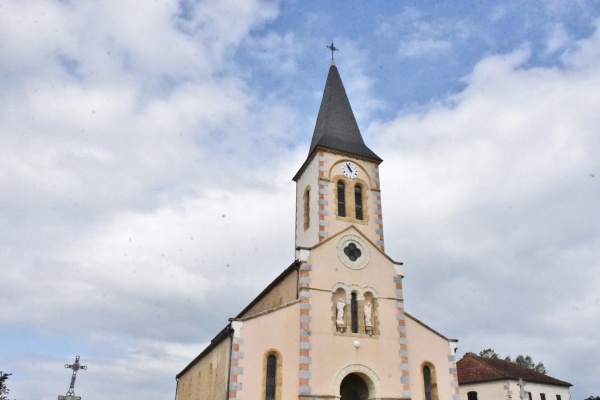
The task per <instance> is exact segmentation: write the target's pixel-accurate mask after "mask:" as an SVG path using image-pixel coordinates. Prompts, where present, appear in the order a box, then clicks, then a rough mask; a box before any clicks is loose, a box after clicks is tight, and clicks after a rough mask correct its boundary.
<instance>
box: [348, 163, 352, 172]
mask: <svg viewBox="0 0 600 400" xmlns="http://www.w3.org/2000/svg"><path fill="white" fill-rule="evenodd" d="M346 166H347V167H348V169H349V170H350V173H352V172H353V171H352V167H351V166H350V163H346Z"/></svg>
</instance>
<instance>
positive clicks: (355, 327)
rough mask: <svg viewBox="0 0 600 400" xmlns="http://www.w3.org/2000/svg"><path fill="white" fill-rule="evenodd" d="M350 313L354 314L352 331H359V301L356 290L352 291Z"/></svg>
mask: <svg viewBox="0 0 600 400" xmlns="http://www.w3.org/2000/svg"><path fill="white" fill-rule="evenodd" d="M350 315H351V316H352V326H351V329H352V333H358V302H357V301H356V292H352V297H351V299H350Z"/></svg>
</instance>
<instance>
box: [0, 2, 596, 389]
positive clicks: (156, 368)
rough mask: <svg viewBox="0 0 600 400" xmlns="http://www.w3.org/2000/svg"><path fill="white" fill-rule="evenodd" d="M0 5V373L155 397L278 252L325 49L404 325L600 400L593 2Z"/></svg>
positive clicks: (267, 276)
mask: <svg viewBox="0 0 600 400" xmlns="http://www.w3.org/2000/svg"><path fill="white" fill-rule="evenodd" d="M496 3H497V2H481V1H477V2H476V1H461V2H455V1H446V2H444V1H441V2H440V1H402V0H398V1H388V0H385V1H383V0H378V1H368V2H367V1H333V0H332V1H327V2H325V1H317V0H302V1H300V0H281V1H260V0H245V1H238V0H207V1H195V0H181V1H167V0H164V1H162V0H157V1H122V0H120V1H114V0H113V1H111V0H105V1H101V2H100V1H85V0H84V1H69V0H62V1H55V0H43V1H34V0H14V1H11V0H0V188H1V193H2V195H1V196H0V267H1V271H2V272H1V275H0V300H1V301H2V311H1V312H0V370H2V371H5V372H11V373H12V374H13V375H12V376H11V378H10V379H9V381H8V383H9V388H10V389H11V396H12V397H15V398H17V399H18V400H33V399H36V400H42V399H43V400H46V399H48V400H49V399H55V398H56V396H57V395H59V394H64V393H65V392H66V391H67V389H68V386H69V379H70V370H65V369H64V367H63V366H64V364H66V363H72V362H73V361H74V357H75V355H80V356H81V360H82V363H83V364H85V365H88V370H87V371H82V372H80V373H79V375H78V381H77V386H76V393H77V394H78V395H81V396H83V397H84V398H93V399H97V400H104V399H112V398H114V394H115V393H118V394H119V396H120V397H124V398H140V399H141V398H143V399H149V400H155V399H156V400H158V399H169V398H173V396H174V394H175V375H176V373H178V372H179V371H181V369H183V367H185V365H187V363H188V362H190V361H191V360H192V359H193V358H194V357H195V356H196V355H197V354H198V353H199V352H200V351H201V350H202V349H203V348H204V347H205V346H206V345H207V343H208V342H209V341H210V339H211V338H212V337H213V336H214V335H215V334H216V333H217V332H218V331H219V330H220V329H221V328H223V327H224V326H225V324H226V323H227V318H228V317H230V316H233V315H235V314H236V313H237V312H238V311H240V310H241V309H242V308H243V306H244V305H245V304H247V303H248V302H249V301H250V300H251V299H252V298H254V296H255V295H256V294H257V293H258V292H259V291H260V290H261V289H262V288H263V287H264V286H265V285H266V284H267V283H268V282H270V281H271V280H272V279H273V278H274V277H275V276H277V275H278V274H279V272H281V271H282V270H283V269H284V268H285V267H287V266H288V265H289V264H290V263H291V262H292V261H293V258H294V215H293V213H294V207H295V205H294V193H295V188H294V184H293V182H292V181H291V178H292V177H293V175H294V174H295V172H296V171H297V169H298V168H299V166H300V165H301V163H302V162H303V161H304V159H305V158H306V155H307V152H308V146H309V143H310V138H311V135H312V130H313V128H314V123H315V119H316V115H317V111H318V107H319V103H320V99H321V94H322V90H323V87H324V84H325V78H326V76H327V71H328V68H329V62H330V61H329V60H330V58H331V54H330V53H329V51H328V50H327V48H326V45H328V44H329V43H331V41H332V40H334V41H335V45H336V46H337V47H338V48H339V49H340V51H339V52H337V53H336V63H337V65H338V68H339V71H340V74H341V76H342V80H343V81H344V84H345V86H346V90H347V92H348V95H349V97H350V101H351V103H352V106H353V109H354V111H355V114H356V117H357V120H358V122H359V126H360V127H361V130H362V132H363V136H364V137H365V140H366V142H367V143H368V145H369V146H370V147H371V148H372V149H373V150H374V151H375V152H376V153H377V154H378V155H379V156H381V157H382V158H383V159H384V160H385V161H384V163H383V164H382V166H381V180H382V196H383V216H384V226H385V233H386V250H387V251H388V253H389V254H390V256H391V257H392V258H394V259H396V260H399V261H403V262H404V263H405V266H406V268H405V273H406V278H405V280H404V285H405V298H406V302H405V304H406V307H407V311H408V312H410V313H411V314H412V315H414V316H416V317H417V318H419V319H421V320H422V321H424V322H425V323H427V324H429V325H431V326H432V327H433V328H435V329H436V330H438V331H440V332H442V333H443V334H445V335H446V336H448V337H453V338H457V339H459V350H458V355H459V357H460V356H461V355H462V354H464V353H465V352H467V351H476V352H478V351H480V350H481V349H483V348H488V347H491V348H493V349H495V350H496V351H497V352H498V353H500V354H501V355H511V356H513V357H514V356H516V355H518V354H530V355H531V356H532V357H533V359H534V360H535V361H542V362H544V364H545V365H546V368H547V369H548V371H549V374H550V375H551V376H554V377H556V378H559V379H562V380H566V381H568V382H571V383H573V384H574V387H573V388H572V394H573V400H582V399H584V398H585V397H588V396H589V395H592V394H595V395H600V383H599V381H598V377H599V376H600V362H599V360H600V335H599V334H598V332H599V331H600V312H599V311H600V291H599V290H598V286H599V285H600V261H599V259H600V157H599V156H598V154H599V150H600V132H599V129H600V90H599V89H598V88H599V87H600V3H598V2H596V1H592V0H578V1H575V0H563V1H560V0H554V1H535V0H531V1H527V2H523V1H520V0H515V1H505V2H502V3H501V4H496Z"/></svg>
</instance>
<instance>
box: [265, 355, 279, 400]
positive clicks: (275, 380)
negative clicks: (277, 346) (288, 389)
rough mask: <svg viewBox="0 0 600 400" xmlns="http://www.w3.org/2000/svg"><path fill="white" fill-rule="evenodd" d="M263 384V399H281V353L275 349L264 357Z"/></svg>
mask: <svg viewBox="0 0 600 400" xmlns="http://www.w3.org/2000/svg"><path fill="white" fill-rule="evenodd" d="M263 371H264V386H263V393H264V399H265V400H281V355H280V354H279V353H278V352H277V351H275V350H271V351H269V352H268V353H267V354H266V355H265V358H264V364H263Z"/></svg>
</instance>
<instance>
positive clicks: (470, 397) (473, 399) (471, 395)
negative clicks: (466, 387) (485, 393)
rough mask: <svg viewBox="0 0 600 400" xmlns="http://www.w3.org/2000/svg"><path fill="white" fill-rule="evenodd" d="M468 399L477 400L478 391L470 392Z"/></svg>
mask: <svg viewBox="0 0 600 400" xmlns="http://www.w3.org/2000/svg"><path fill="white" fill-rule="evenodd" d="M467 400H477V392H472V391H471V392H468V393H467Z"/></svg>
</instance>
